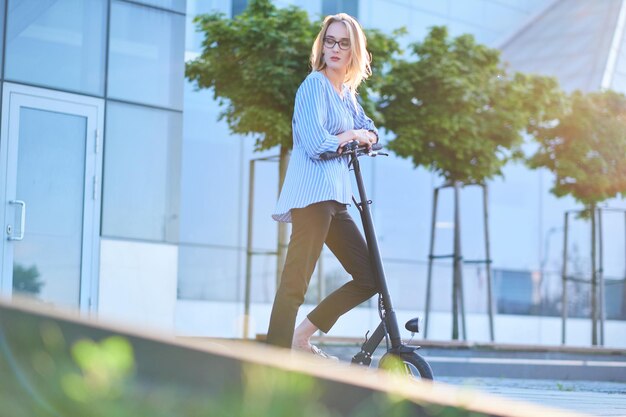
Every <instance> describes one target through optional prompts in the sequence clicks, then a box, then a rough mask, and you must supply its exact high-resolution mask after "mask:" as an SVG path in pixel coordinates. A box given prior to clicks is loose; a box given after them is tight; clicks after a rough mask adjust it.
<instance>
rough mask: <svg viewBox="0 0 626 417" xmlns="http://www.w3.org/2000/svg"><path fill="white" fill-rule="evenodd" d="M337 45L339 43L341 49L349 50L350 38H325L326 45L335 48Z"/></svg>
mask: <svg viewBox="0 0 626 417" xmlns="http://www.w3.org/2000/svg"><path fill="white" fill-rule="evenodd" d="M335 45H339V49H341V50H344V51H347V50H348V49H350V39H341V40H338V41H336V40H334V39H333V38H324V46H325V47H327V48H328V49H333V48H334V47H335Z"/></svg>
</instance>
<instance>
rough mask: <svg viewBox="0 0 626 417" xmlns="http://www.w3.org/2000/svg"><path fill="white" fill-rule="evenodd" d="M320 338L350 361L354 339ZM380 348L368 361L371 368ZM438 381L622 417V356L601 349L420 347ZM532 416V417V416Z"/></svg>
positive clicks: (625, 363) (625, 392)
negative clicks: (339, 340)
mask: <svg viewBox="0 0 626 417" xmlns="http://www.w3.org/2000/svg"><path fill="white" fill-rule="evenodd" d="M342 342H343V343H341V342H337V341H333V340H332V339H330V340H329V339H321V340H319V343H320V345H321V346H323V347H324V349H325V350H326V351H328V352H329V353H331V354H333V355H337V356H338V357H339V358H340V359H341V360H342V361H345V362H350V359H351V358H352V356H353V355H354V354H355V353H356V352H358V350H359V344H358V343H355V342H356V341H355V340H350V341H348V340H343V341H342ZM384 351H385V350H384V349H382V348H379V349H378V350H377V352H376V354H375V356H374V357H373V362H372V366H376V364H377V362H378V360H379V359H380V356H381V355H382V354H383V353H384ZM420 354H421V355H422V356H424V358H425V359H426V360H429V359H430V361H429V363H430V365H431V367H432V368H433V371H434V373H435V379H436V381H437V382H442V383H446V384H451V385H454V386H461V387H464V388H467V389H468V390H476V391H482V392H486V393H489V394H494V395H498V396H501V397H504V398H508V399H513V400H520V401H524V402H528V403H534V404H538V405H542V406H547V407H556V408H560V409H565V410H571V411H576V412H579V413H585V414H589V415H594V416H606V417H609V416H611V417H617V416H620V417H626V351H624V350H621V349H605V348H604V349H603V348H571V347H544V346H512V345H509V346H505V345H490V346H486V345H471V344H470V345H468V344H463V343H457V342H452V343H450V342H443V343H433V342H430V341H429V342H427V343H424V344H423V348H422V350H420ZM533 417H535V416H533Z"/></svg>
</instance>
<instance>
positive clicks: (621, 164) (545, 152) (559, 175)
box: [528, 91, 626, 344]
mask: <svg viewBox="0 0 626 417" xmlns="http://www.w3.org/2000/svg"><path fill="white" fill-rule="evenodd" d="M569 103H570V104H569V106H567V107H566V108H564V109H562V111H561V113H560V114H559V115H558V116H557V118H556V119H555V121H554V123H553V124H552V125H550V126H545V127H538V128H537V129H536V132H535V135H534V136H535V138H536V140H537V142H538V144H539V148H538V150H537V151H536V152H535V153H534V154H533V155H532V156H531V157H530V158H529V160H528V164H529V166H530V167H532V168H547V169H549V170H550V171H552V172H553V173H554V175H555V181H554V186H553V187H552V190H551V192H552V193H553V194H554V195H555V196H557V197H563V196H566V195H569V196H572V197H573V198H574V199H575V200H576V201H578V202H580V203H581V204H582V205H583V206H584V208H583V210H582V216H583V217H584V218H588V219H589V220H590V224H591V263H592V265H591V270H592V271H591V310H592V313H591V314H592V343H593V344H596V343H597V325H596V323H597V320H598V308H597V305H598V303H597V281H598V277H597V273H596V265H595V262H596V208H597V206H598V204H599V203H601V202H602V201H605V200H607V199H609V198H614V197H617V196H624V194H625V193H626V96H624V95H622V94H619V93H616V92H614V91H604V92H594V93H588V94H584V93H582V92H580V91H575V92H574V93H572V94H571V96H570V97H569ZM566 261H567V260H566V259H564V260H563V262H566ZM566 307H567V306H563V308H566Z"/></svg>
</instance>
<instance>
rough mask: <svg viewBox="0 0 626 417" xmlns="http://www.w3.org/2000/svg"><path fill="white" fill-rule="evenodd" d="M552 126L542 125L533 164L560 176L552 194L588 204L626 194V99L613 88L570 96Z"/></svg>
mask: <svg viewBox="0 0 626 417" xmlns="http://www.w3.org/2000/svg"><path fill="white" fill-rule="evenodd" d="M569 103H570V104H569V106H567V108H564V109H563V111H562V112H561V114H560V115H558V117H557V119H556V120H555V122H554V124H553V125H552V126H546V127H542V128H538V129H537V131H536V139H537V142H538V143H539V149H538V150H537V151H536V152H535V153H534V155H533V156H532V157H530V158H529V165H530V166H531V167H532V168H540V167H545V168H548V169H549V170H551V171H552V172H553V173H554V174H555V175H556V179H555V183H554V187H553V188H552V193H553V194H554V195H556V196H558V197H561V196H565V195H571V196H572V197H574V198H575V199H576V200H577V201H579V202H581V203H583V204H584V205H585V206H587V207H589V206H591V205H594V204H597V203H599V202H601V201H604V200H606V199H608V198H612V197H616V196H617V195H618V194H622V195H623V194H624V193H626V97H625V96H624V95H622V94H619V93H616V92H614V91H604V92H594V93H588V94H584V93H581V92H580V91H575V92H574V93H572V94H571V96H570V100H569Z"/></svg>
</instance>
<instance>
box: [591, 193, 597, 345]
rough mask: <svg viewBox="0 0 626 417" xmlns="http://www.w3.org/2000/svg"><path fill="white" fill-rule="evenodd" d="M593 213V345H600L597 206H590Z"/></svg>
mask: <svg viewBox="0 0 626 417" xmlns="http://www.w3.org/2000/svg"><path fill="white" fill-rule="evenodd" d="M589 211H590V213H591V344H592V345H594V346H595V345H597V344H598V274H597V272H596V269H597V268H596V205H595V204H593V203H592V204H590V205H589Z"/></svg>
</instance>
